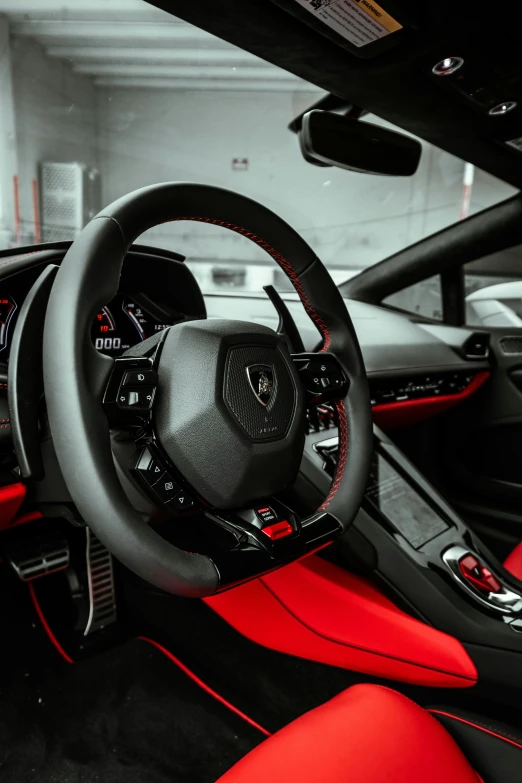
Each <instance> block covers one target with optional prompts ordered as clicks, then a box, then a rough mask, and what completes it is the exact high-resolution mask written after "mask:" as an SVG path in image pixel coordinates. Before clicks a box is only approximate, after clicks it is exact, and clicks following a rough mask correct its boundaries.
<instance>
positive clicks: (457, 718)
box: [428, 710, 522, 750]
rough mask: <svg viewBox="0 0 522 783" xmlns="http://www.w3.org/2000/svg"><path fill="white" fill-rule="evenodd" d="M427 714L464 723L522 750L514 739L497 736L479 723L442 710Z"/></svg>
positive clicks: (520, 745)
mask: <svg viewBox="0 0 522 783" xmlns="http://www.w3.org/2000/svg"><path fill="white" fill-rule="evenodd" d="M428 712H431V714H432V715H443V716H444V717H445V718H451V719H452V720H456V721H458V722H459V723H465V724H466V726H472V727H473V728H474V729H478V730H479V731H483V732H484V734H490V735H491V736H492V737H496V739H499V740H504V742H507V743H509V745H514V746H515V748H520V750H522V744H521V743H520V742H518V740H517V741H515V740H514V739H510V738H509V737H507V736H504V735H503V734H498V733H497V732H496V731H493V730H492V729H487V728H486V727H485V726H481V725H480V723H473V721H470V720H466V719H465V718H460V717H459V716H458V715H452V714H451V713H449V712H443V711H442V710H428Z"/></svg>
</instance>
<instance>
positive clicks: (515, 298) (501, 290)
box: [464, 245, 522, 329]
mask: <svg viewBox="0 0 522 783" xmlns="http://www.w3.org/2000/svg"><path fill="white" fill-rule="evenodd" d="M464 271H465V276H464V281H465V292H466V324H467V325H468V326H482V327H485V328H489V327H498V328H502V327H508V328H513V327H514V328H521V329H522V245H518V246H517V247H513V248H509V249H508V250H504V251H501V252H499V253H493V254H492V255H490V256H486V257H485V258H481V259H479V260H478V261H473V263H471V264H467V265H466V266H465V268H464Z"/></svg>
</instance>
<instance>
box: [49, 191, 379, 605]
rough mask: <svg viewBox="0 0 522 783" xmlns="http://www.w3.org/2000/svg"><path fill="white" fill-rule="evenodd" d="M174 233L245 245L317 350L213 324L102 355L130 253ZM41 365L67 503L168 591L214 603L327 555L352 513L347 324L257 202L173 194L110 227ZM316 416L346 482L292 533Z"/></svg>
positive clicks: (339, 303) (354, 416)
mask: <svg viewBox="0 0 522 783" xmlns="http://www.w3.org/2000/svg"><path fill="white" fill-rule="evenodd" d="M179 220H192V221H198V222H202V223H208V224H211V225H216V226H222V227H224V228H227V229H229V230H231V231H235V232H237V233H239V234H241V235H242V236H244V237H247V238H248V239H250V240H251V241H252V242H254V243H255V244H257V245H259V246H260V247H262V248H263V249H264V250H265V251H266V252H267V253H268V254H269V255H270V256H272V258H273V259H274V260H275V261H276V262H277V263H278V264H279V266H280V267H281V269H283V271H284V272H285V273H286V274H287V275H288V278H289V279H290V281H291V282H292V284H293V286H294V288H295V290H296V291H297V293H298V294H299V297H300V299H301V302H302V303H303V305H304V308H305V310H306V312H307V313H308V315H309V317H310V318H311V319H312V321H313V323H314V324H315V325H316V327H317V329H318V330H319V332H320V334H321V337H322V348H321V350H320V351H319V352H318V353H311V354H297V355H294V356H291V355H290V353H289V351H288V348H287V345H286V343H285V341H284V340H283V339H282V338H281V337H280V336H279V335H278V334H276V333H275V332H274V331H273V330H271V329H269V328H267V327H265V326H260V325H257V324H251V323H246V322H241V321H234V320H224V319H223V320H221V319H211V320H199V321H189V322H183V323H180V324H177V325H174V326H171V327H169V328H168V329H166V330H165V331H163V332H159V333H158V334H156V335H154V336H153V337H151V338H149V339H147V340H145V341H144V342H142V343H140V344H138V345H137V346H136V347H135V348H131V349H130V350H129V351H127V352H126V354H124V356H123V357H122V358H120V359H111V358H109V357H107V356H105V355H103V354H100V353H99V352H98V351H97V350H96V349H95V347H94V346H93V344H92V341H91V325H92V322H93V319H94V318H95V316H96V313H97V312H99V311H100V309H101V308H102V307H103V306H104V305H105V304H106V303H107V302H109V301H110V300H111V299H112V298H113V296H114V295H115V294H116V292H117V290H118V283H119V278H120V273H121V269H122V264H123V261H124V259H125V256H126V254H127V251H128V250H129V247H130V246H131V244H132V243H133V242H134V240H135V239H136V238H137V237H138V236H139V235H140V234H142V233H143V232H144V231H146V230H147V229H149V228H152V227H153V226H156V225H158V224H160V223H165V222H169V221H179ZM143 275H144V276H145V275H147V269H146V268H144V269H143ZM43 362H44V382H45V396H46V400H47V408H48V415H49V422H50V427H51V433H52V437H53V441H54V445H55V449H56V454H57V457H58V461H59V464H60V467H61V470H62V472H63V476H64V478H65V481H66V484H67V487H68V489H69V491H70V494H71V497H72V499H73V501H74V503H75V504H76V506H77V508H78V510H79V512H80V514H81V515H82V517H83V519H84V520H85V522H86V523H87V525H88V526H89V527H90V528H91V529H92V531H93V532H94V534H95V535H96V536H97V537H98V538H99V539H100V540H101V542H102V543H103V544H105V546H106V547H107V549H108V550H109V551H110V552H112V553H113V554H114V555H115V556H116V557H117V558H118V559H119V560H120V561H121V562H122V563H124V564H125V565H126V566H127V567H128V568H129V569H131V570H132V571H134V572H135V573H136V574H138V575H139V576H141V577H143V578H144V579H145V580H147V581H148V582H150V583H152V584H154V585H156V586H157V587H160V588H162V589H163V590H166V591H167V592H171V593H176V594H179V595H185V596H206V595H211V594H213V593H215V592H216V591H217V590H220V589H224V588H226V587H230V586H231V585H233V584H236V583H239V582H241V581H244V580H246V579H251V578H253V577H254V576H256V575H258V574H261V573H265V572H267V571H269V570H271V569H273V568H277V567H279V566H281V565H284V564H285V563H288V562H291V561H292V560H295V559H297V558H298V557H302V556H303V555H305V554H307V553H308V552H312V551H315V550H316V549H318V548H319V547H321V546H324V545H325V544H327V543H329V542H330V541H332V540H333V539H334V538H335V537H336V536H337V535H339V534H340V533H341V532H343V531H344V530H346V528H347V527H348V526H349V525H350V524H351V522H352V521H353V519H354V517H355V515H356V513H357V511H358V509H359V506H360V503H361V501H362V497H363V493H364V489H365V485H366V481H367V476H368V471H369V466H370V460H371V453H372V422H371V409H370V401H369V393H368V387H367V381H366V373H365V369H364V364H363V360H362V356H361V352H360V349H359V344H358V341H357V337H356V335H355V331H354V329H353V325H352V322H351V319H350V316H349V315H348V312H347V309H346V306H345V303H344V301H343V299H342V297H341V294H340V293H339V291H338V289H337V287H336V286H335V284H334V282H333V280H332V278H331V277H330V275H329V273H328V272H327V271H326V269H325V267H324V266H323V264H322V263H321V261H320V260H319V259H318V258H317V256H316V255H315V253H314V252H313V251H312V250H311V248H310V247H309V246H308V245H307V243H306V242H305V241H304V240H303V239H302V238H301V237H300V236H299V235H298V234H297V233H296V232H295V231H294V230H293V229H292V228H290V226H288V225H287V223H285V222H284V221H283V220H282V219H281V218H280V217H278V216H277V215H275V214H274V213H273V212H271V211H270V210H268V209H266V208H265V207H263V206H261V205H260V204H258V203H256V202H255V201H252V200H250V199H248V198H245V197H244V196H241V195H239V194H237V193H233V192H230V191H227V190H221V189H218V188H214V187H208V186H205V185H193V184H187V183H166V184H160V185H154V186H152V187H147V188H143V189H141V190H137V191H135V192H134V193H131V194H129V195H128V196H125V197H124V198H121V199H119V200H118V201H116V202H114V203H113V204H111V205H110V206H109V207H107V209H105V210H103V212H101V213H100V214H99V215H98V216H97V217H95V218H94V219H93V220H92V221H91V222H90V223H89V224H88V225H87V226H86V228H85V229H84V230H83V231H82V232H81V234H80V235H79V236H78V238H77V239H76V240H75V241H74V242H73V244H72V246H71V248H70V249H69V251H68V252H67V255H66V256H65V258H64V260H63V263H62V265H61V267H60V270H59V271H58V274H57V276H56V279H55V282H54V285H53V288H52V292H51V297H50V300H49V304H48V309H47V314H46V320H45V331H44V348H43ZM324 402H331V403H332V404H333V405H334V407H335V410H336V413H337V417H338V424H339V450H338V460H337V469H336V473H335V475H334V477H333V482H332V486H331V490H330V492H329V494H328V496H327V497H326V498H325V500H324V502H323V503H322V505H321V506H320V508H319V509H317V511H315V512H314V513H313V514H312V515H311V516H309V517H307V518H305V519H299V518H298V516H297V515H296V514H294V513H292V512H291V511H290V509H287V508H286V507H285V506H284V505H283V504H282V503H280V502H278V501H277V500H275V499H274V496H277V495H278V493H281V491H282V490H283V489H284V488H285V487H287V486H288V485H289V484H290V483H291V482H292V481H293V480H294V479H295V476H296V474H297V472H298V469H299V464H300V460H301V458H302V453H303V447H304V439H305V418H306V406H307V405H313V404H319V403H324ZM115 427H116V428H124V429H125V428H126V429H127V430H128V431H129V433H132V435H133V437H134V440H135V443H136V449H135V452H134V453H133V455H132V458H131V460H130V462H129V465H128V469H129V475H130V476H131V477H132V481H133V482H134V483H135V484H136V486H137V487H138V486H139V487H140V488H141V490H142V491H143V493H144V494H145V495H147V497H149V498H152V499H154V502H155V505H156V506H157V507H158V510H159V511H160V512H161V514H162V515H163V516H164V517H165V516H167V517H168V516H169V515H170V516H172V523H171V524H172V531H173V535H172V536H170V535H160V533H159V532H158V531H157V528H156V527H155V526H154V524H153V525H150V524H148V522H147V520H145V519H144V518H143V515H141V514H140V513H138V511H136V510H135V508H134V506H133V504H132V503H131V501H130V500H129V497H128V495H127V493H126V492H125V491H124V489H123V486H122V483H121V481H120V479H119V478H118V474H117V471H116V468H115V464H114V459H113V453H112V449H111V437H110V430H111V429H114V428H115ZM168 524H170V523H168ZM194 530H198V531H201V533H200V535H201V537H202V538H201V547H200V548H198V547H196V550H197V551H196V552H194V551H186V549H185V548H184V544H183V541H184V540H187V539H186V537H185V539H184V538H183V536H181V538H180V540H179V541H178V539H177V538H176V534H177V533H176V531H180V532H181V531H185V532H187V531H194ZM189 538H190V537H189ZM187 548H189V547H187ZM190 548H191V549H193V545H192V546H191V547H190Z"/></svg>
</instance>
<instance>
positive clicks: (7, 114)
mask: <svg viewBox="0 0 522 783" xmlns="http://www.w3.org/2000/svg"><path fill="white" fill-rule="evenodd" d="M17 171H18V166H17V161H16V127H15V113H14V102H13V81H12V70H11V43H10V40H9V24H8V21H7V18H6V17H5V16H2V15H0V248H2V247H8V246H9V245H10V244H11V243H12V242H13V240H14V239H15V207H14V198H13V194H14V177H15V176H16V173H17Z"/></svg>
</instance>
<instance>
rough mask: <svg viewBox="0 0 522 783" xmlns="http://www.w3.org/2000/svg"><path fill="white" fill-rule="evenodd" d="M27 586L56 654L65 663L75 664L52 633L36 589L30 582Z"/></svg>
mask: <svg viewBox="0 0 522 783" xmlns="http://www.w3.org/2000/svg"><path fill="white" fill-rule="evenodd" d="M27 586H28V588H29V595H30V596H31V601H32V602H33V606H34V609H35V612H36V614H37V615H38V619H39V620H40V622H41V624H42V626H43V629H44V631H45V633H46V634H47V636H48V638H49V641H50V642H51V644H52V645H53V647H54V648H55V650H56V652H57V653H58V654H59V655H61V657H62V658H63V659H64V661H66V662H67V663H74V661H73V659H72V658H71V657H70V656H69V655H67V653H66V652H65V650H64V649H63V647H62V645H61V644H60V642H59V641H58V639H57V638H56V636H55V635H54V633H53V632H52V631H51V628H50V626H49V624H48V622H47V620H46V619H45V615H44V613H43V612H42V608H41V606H40V603H39V601H38V598H37V597H36V591H35V589H34V585H33V583H32V582H29V584H28V585H27Z"/></svg>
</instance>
